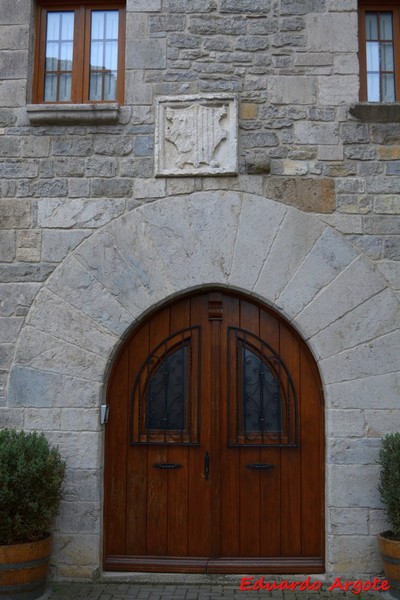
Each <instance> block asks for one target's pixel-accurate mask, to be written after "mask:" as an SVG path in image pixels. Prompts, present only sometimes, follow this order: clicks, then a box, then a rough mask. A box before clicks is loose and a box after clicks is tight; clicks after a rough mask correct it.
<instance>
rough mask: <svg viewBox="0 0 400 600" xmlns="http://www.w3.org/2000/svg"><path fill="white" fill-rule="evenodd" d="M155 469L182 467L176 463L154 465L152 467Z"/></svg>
mask: <svg viewBox="0 0 400 600" xmlns="http://www.w3.org/2000/svg"><path fill="white" fill-rule="evenodd" d="M153 467H154V468H155V469H168V470H169V469H180V468H181V467H182V465H179V464H177V463H155V464H154V465H153Z"/></svg>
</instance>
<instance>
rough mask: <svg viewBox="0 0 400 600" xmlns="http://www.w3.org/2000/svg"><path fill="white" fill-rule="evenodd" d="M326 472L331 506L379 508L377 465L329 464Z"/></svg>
mask: <svg viewBox="0 0 400 600" xmlns="http://www.w3.org/2000/svg"><path fill="white" fill-rule="evenodd" d="M328 473H329V475H328V477H329V489H330V497H329V504H330V506H331V507H332V508H381V506H382V505H381V502H380V499H379V492H378V489H377V484H378V477H379V466H378V465H331V466H329V467H328Z"/></svg>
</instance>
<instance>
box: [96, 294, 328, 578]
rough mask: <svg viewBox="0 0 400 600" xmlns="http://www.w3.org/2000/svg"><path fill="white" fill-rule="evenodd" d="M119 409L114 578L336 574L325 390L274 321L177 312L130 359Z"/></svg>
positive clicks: (155, 322) (131, 344) (111, 438)
mask: <svg viewBox="0 0 400 600" xmlns="http://www.w3.org/2000/svg"><path fill="white" fill-rule="evenodd" d="M108 404H109V408H110V412H109V421H108V423H107V425H106V434H105V513H104V531H105V533H104V568H105V569H106V570H131V571H140V570H141V571H170V572H209V573H217V572H221V573H235V572H246V573H249V572H253V573H255V572H261V573H272V572H274V573H306V572H314V573H316V572H322V571H323V570H324V562H323V554H324V492H323V490H324V443H323V440H324V433H323V403H322V394H321V386H320V381H319V376H318V373H317V370H316V367H315V364H314V361H313V359H312V357H311V355H310V353H309V351H308V350H307V348H306V346H305V344H304V343H303V342H302V341H301V340H300V338H299V336H298V335H297V334H296V333H295V332H294V331H293V330H292V328H291V327H290V326H288V325H287V324H286V323H285V322H284V321H283V320H281V319H280V318H279V317H278V316H277V315H276V314H274V313H273V312H272V311H270V310H269V309H267V308H263V307H261V306H259V305H258V304H257V303H255V302H253V301H252V300H249V299H248V298H244V297H242V296H240V297H239V296H235V295H232V294H229V293H222V292H207V293H205V292H202V293H199V294H196V295H191V296H188V297H185V298H183V299H179V300H177V301H174V302H172V303H171V304H169V305H168V306H165V307H164V308H162V309H161V310H159V311H158V312H156V313H155V314H153V315H152V316H151V317H149V318H147V319H146V320H145V321H144V322H143V323H142V324H141V325H140V326H139V327H138V328H137V329H136V330H135V332H134V334H133V335H132V336H131V338H130V339H129V340H128V342H127V343H126V344H125V346H124V347H123V349H122V350H121V352H120V354H119V356H118V358H117V360H116V362H115V365H114V368H113V371H112V374H111V378H110V382H109V386H108Z"/></svg>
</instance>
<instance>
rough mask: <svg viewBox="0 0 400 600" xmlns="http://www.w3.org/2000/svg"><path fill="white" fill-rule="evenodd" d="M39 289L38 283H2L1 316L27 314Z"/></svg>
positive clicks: (0, 287) (0, 294)
mask: <svg viewBox="0 0 400 600" xmlns="http://www.w3.org/2000/svg"><path fill="white" fill-rule="evenodd" d="M39 288H40V284H37V283H7V284H6V283H0V316H3V317H10V316H13V315H14V316H16V315H17V314H21V312H23V314H25V313H26V311H27V310H28V307H29V306H30V305H31V303H32V300H33V298H34V297H35V295H36V294H37V292H38V291H39Z"/></svg>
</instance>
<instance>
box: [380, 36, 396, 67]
mask: <svg viewBox="0 0 400 600" xmlns="http://www.w3.org/2000/svg"><path fill="white" fill-rule="evenodd" d="M381 69H382V71H394V56H393V44H391V43H387V42H386V43H383V44H382V46H381Z"/></svg>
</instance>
